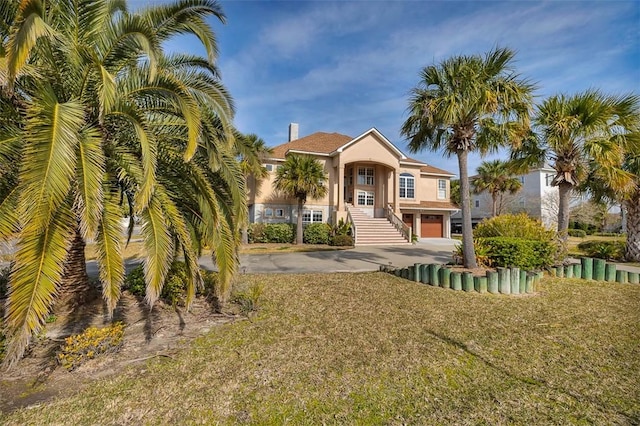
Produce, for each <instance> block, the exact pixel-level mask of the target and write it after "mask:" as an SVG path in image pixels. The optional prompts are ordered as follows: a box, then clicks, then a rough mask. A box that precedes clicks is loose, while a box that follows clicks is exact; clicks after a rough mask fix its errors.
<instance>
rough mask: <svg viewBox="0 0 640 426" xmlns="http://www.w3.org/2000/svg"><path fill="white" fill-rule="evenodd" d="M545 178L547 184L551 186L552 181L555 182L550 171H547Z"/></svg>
mask: <svg viewBox="0 0 640 426" xmlns="http://www.w3.org/2000/svg"><path fill="white" fill-rule="evenodd" d="M544 180H545V185H546V186H551V182H553V175H552V174H550V173H547V174H546V175H545V177H544Z"/></svg>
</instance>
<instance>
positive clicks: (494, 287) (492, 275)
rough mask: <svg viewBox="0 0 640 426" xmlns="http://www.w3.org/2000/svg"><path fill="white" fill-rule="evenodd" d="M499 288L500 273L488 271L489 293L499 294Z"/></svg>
mask: <svg viewBox="0 0 640 426" xmlns="http://www.w3.org/2000/svg"><path fill="white" fill-rule="evenodd" d="M498 288H499V284H498V273H497V272H494V271H487V291H488V292H489V293H491V294H497V293H498Z"/></svg>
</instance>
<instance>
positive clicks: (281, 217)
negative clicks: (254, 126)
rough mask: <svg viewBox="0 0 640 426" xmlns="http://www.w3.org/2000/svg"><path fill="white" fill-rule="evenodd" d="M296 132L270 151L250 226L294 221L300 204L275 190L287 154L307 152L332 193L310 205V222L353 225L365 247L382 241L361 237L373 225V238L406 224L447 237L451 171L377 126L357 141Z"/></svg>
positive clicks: (252, 187)
mask: <svg viewBox="0 0 640 426" xmlns="http://www.w3.org/2000/svg"><path fill="white" fill-rule="evenodd" d="M297 133H298V128H297V124H292V125H291V126H290V129H289V142H287V143H284V144H282V145H279V146H276V147H275V148H273V154H272V155H271V158H268V159H267V160H266V161H265V167H266V168H267V170H268V171H269V174H268V176H267V178H266V179H264V180H263V181H262V183H261V185H259V188H256V184H255V181H253V180H251V179H250V181H249V185H248V186H249V218H250V221H251V222H268V223H274V222H276V223H277V222H292V223H293V222H295V221H296V215H297V214H298V212H297V211H296V210H297V203H296V200H295V199H290V198H284V197H282V196H281V195H280V194H278V193H277V192H275V191H274V190H273V181H274V179H275V176H276V171H277V170H278V168H279V167H281V164H282V163H283V162H284V160H285V156H286V155H287V154H305V155H311V156H313V157H315V158H316V159H317V160H318V161H320V162H321V163H322V164H323V165H324V170H325V173H326V174H327V176H328V188H329V191H328V193H327V196H326V197H325V198H323V199H322V200H311V199H310V200H307V203H306V205H305V209H304V211H303V212H302V214H303V221H304V223H305V224H308V223H315V222H328V223H335V222H337V221H338V220H340V219H345V220H347V219H351V220H353V222H354V224H355V226H356V232H357V235H356V243H358V242H359V243H360V244H365V243H370V244H375V243H377V241H374V240H375V238H369V237H368V236H366V235H364V234H365V230H366V231H367V232H368V228H369V227H371V226H373V225H372V224H373V223H376V224H377V225H376V226H378V227H379V229H380V231H379V232H373V230H372V233H377V234H380V235H381V234H382V233H383V232H382V227H383V226H384V225H387V226H389V222H396V227H397V228H401V227H402V225H401V223H402V222H404V223H405V224H406V225H407V226H408V227H411V230H412V233H413V234H415V235H417V236H419V237H449V236H450V232H449V230H450V215H451V213H452V212H455V211H456V210H457V207H456V206H454V205H453V204H451V202H450V198H449V197H450V193H449V180H450V179H451V177H453V176H454V175H453V174H452V173H449V172H447V171H445V170H441V169H438V168H436V167H433V166H430V165H428V164H425V163H422V162H420V161H417V160H414V159H411V158H408V157H407V156H405V155H404V154H403V153H402V152H401V151H400V150H399V149H398V148H397V147H396V146H395V145H393V144H392V143H391V142H390V141H389V140H388V139H387V138H386V137H384V136H383V135H382V134H381V133H380V132H379V131H378V130H376V129H375V128H372V129H370V130H368V131H366V132H364V133H363V134H361V135H360V136H358V137H356V138H352V137H351V136H346V135H342V134H339V133H323V132H318V133H314V134H311V135H309V136H305V137H303V138H299V139H298V137H297V136H298V135H297ZM398 222H399V223H400V224H399V223H398ZM409 238H410V237H409ZM404 242H406V241H404ZM379 243H380V244H382V243H384V241H379Z"/></svg>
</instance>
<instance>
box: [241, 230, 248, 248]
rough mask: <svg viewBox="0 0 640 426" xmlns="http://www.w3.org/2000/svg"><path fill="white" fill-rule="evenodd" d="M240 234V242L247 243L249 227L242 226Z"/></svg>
mask: <svg viewBox="0 0 640 426" xmlns="http://www.w3.org/2000/svg"><path fill="white" fill-rule="evenodd" d="M240 235H241V238H242V240H241V243H242V244H244V245H246V244H249V228H248V227H247V226H243V227H242V229H241V230H240Z"/></svg>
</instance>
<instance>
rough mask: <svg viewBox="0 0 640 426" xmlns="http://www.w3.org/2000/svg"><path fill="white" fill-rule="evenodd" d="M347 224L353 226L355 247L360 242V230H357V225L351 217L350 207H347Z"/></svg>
mask: <svg viewBox="0 0 640 426" xmlns="http://www.w3.org/2000/svg"><path fill="white" fill-rule="evenodd" d="M347 222H348V223H350V224H351V229H352V230H353V232H352V234H353V245H354V246H355V245H356V243H357V242H358V230H357V229H356V223H355V221H354V220H353V217H351V210H349V206H347Z"/></svg>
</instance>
